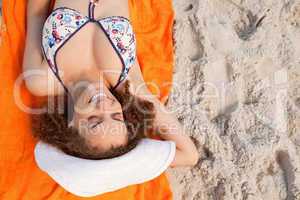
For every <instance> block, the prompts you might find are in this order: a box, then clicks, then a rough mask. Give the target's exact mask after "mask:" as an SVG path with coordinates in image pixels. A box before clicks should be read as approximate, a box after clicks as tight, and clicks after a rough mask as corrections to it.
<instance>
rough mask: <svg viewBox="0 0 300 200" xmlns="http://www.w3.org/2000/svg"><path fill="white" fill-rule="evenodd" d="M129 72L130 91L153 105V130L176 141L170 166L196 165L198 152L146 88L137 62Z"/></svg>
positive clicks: (161, 136)
mask: <svg viewBox="0 0 300 200" xmlns="http://www.w3.org/2000/svg"><path fill="white" fill-rule="evenodd" d="M131 74H132V75H131V76H130V79H131V82H133V85H134V86H135V88H133V91H132V92H133V93H134V94H135V95H136V96H139V97H140V98H143V99H146V100H148V101H151V102H152V103H153V104H154V106H155V111H156V117H155V120H154V127H153V128H154V130H156V132H157V133H158V134H159V136H160V138H161V139H163V140H171V141H174V142H175V143H176V155H175V159H174V160H173V162H172V163H171V167H175V166H194V165H196V164H197V162H198V159H199V153H198V151H197V149H196V146H195V144H194V143H193V141H192V140H191V138H190V137H189V134H188V133H187V131H186V130H185V129H184V127H183V126H182V125H181V124H180V123H179V121H178V120H177V118H176V117H175V116H174V115H173V114H172V113H170V112H168V111H167V109H166V107H165V106H164V105H163V104H162V103H161V102H160V101H159V100H158V98H156V97H155V96H154V95H152V93H151V92H150V91H149V90H148V88H147V86H146V85H145V82H144V80H143V77H142V73H141V71H140V66H139V64H138V62H136V64H135V66H133V67H132V73H131Z"/></svg>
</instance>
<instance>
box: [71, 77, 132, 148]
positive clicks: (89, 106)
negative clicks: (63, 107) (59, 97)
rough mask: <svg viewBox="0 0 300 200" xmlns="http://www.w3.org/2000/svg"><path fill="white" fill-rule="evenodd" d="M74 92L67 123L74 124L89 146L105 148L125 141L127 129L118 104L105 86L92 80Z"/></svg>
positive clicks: (117, 145) (126, 140) (116, 145)
mask: <svg viewBox="0 0 300 200" xmlns="http://www.w3.org/2000/svg"><path fill="white" fill-rule="evenodd" d="M74 94H75V95H74V97H73V99H74V113H73V119H72V121H71V123H70V125H72V126H74V127H76V128H77V129H78V130H79V134H80V135H82V136H83V137H84V138H86V139H87V141H88V142H89V144H90V145H91V146H93V147H97V148H99V149H101V150H103V151H106V150H108V149H111V148H112V147H119V146H123V145H126V144H127V142H128V132H127V128H126V125H125V122H124V118H123V113H122V107H121V104H120V103H119V102H118V101H117V99H116V98H115V97H114V96H113V95H112V94H111V92H110V91H109V90H108V89H107V87H105V86H104V85H103V84H99V83H93V84H89V86H88V87H83V89H81V90H80V89H78V90H77V91H76V93H74Z"/></svg>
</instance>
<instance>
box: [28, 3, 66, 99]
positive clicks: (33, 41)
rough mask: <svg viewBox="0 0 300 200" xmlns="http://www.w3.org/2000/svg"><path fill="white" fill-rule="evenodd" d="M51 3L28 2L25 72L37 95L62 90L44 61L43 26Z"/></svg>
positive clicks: (30, 88) (29, 88)
mask: <svg viewBox="0 0 300 200" xmlns="http://www.w3.org/2000/svg"><path fill="white" fill-rule="evenodd" d="M49 5H50V0H28V3H27V32H26V41H25V51H24V58H23V72H24V79H25V82H26V86H27V88H28V90H29V91H30V92H31V93H33V94H34V95H37V96H46V95H54V94H58V93H59V92H61V91H62V88H61V86H59V84H57V82H58V81H57V80H56V77H55V76H54V75H53V73H52V72H51V71H50V70H51V69H50V68H49V67H48V66H47V65H46V64H45V62H43V60H44V59H43V53H42V48H41V41H42V28H43V24H44V22H45V19H46V17H47V14H48V9H49Z"/></svg>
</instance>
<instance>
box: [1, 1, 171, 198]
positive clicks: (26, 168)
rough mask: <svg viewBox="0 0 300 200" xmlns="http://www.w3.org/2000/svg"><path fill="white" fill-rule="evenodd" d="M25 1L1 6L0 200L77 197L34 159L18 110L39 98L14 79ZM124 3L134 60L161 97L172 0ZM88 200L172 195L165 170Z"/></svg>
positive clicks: (167, 75)
mask: <svg viewBox="0 0 300 200" xmlns="http://www.w3.org/2000/svg"><path fill="white" fill-rule="evenodd" d="M26 3H27V1H26V0H3V4H2V5H3V10H2V11H3V20H2V22H3V25H2V27H1V32H0V37H1V38H0V41H1V44H0V77H1V81H0V85H1V87H0V88H1V89H0V199H1V200H15V199H23V200H36V199H38V200H40V199H43V200H44V199H47V200H61V199H64V200H65V199H66V200H71V199H72V200H74V199H82V198H80V197H76V196H74V195H72V194H70V193H68V192H67V191H65V190H64V189H63V188H61V187H60V186H59V185H58V184H56V183H55V182H54V181H53V180H52V179H51V178H50V177H49V176H48V175H47V174H46V173H44V172H42V171H41V170H40V169H39V168H38V167H37V165H36V163H35V161H34V156H33V150H34V146H35V144H36V141H35V140H34V138H33V137H32V134H31V128H30V117H29V116H28V114H27V113H26V110H24V108H27V107H30V106H33V105H35V104H36V103H37V102H38V101H40V100H41V98H37V97H34V96H32V95H31V94H30V93H29V92H28V91H27V89H26V87H25V85H24V82H22V79H20V78H19V77H20V74H21V73H22V66H21V63H22V57H23V51H24V41H25V34H26V27H25V21H26ZM128 3H129V11H130V20H131V21H132V24H133V27H134V31H135V32H136V35H137V53H138V60H139V62H140V65H141V68H142V72H143V75H144V78H145V81H146V82H153V83H154V84H152V86H151V85H150V86H149V87H150V89H151V91H152V92H153V93H155V94H157V95H158V96H159V98H160V100H162V101H164V100H166V98H167V96H168V93H169V90H170V84H169V83H170V82H171V80H172V67H173V44H172V28H173V18H174V13H173V9H172V1H171V0H128ZM17 83H21V89H18V90H16V89H14V86H15V85H16V84H17ZM153 85H156V86H158V88H157V87H154V86H153ZM158 89H159V90H158ZM17 100H18V101H17ZM20 105H22V106H20ZM89 199H97V200H120V199H124V200H162V199H163V200H169V199H172V193H171V191H170V187H169V183H168V181H167V179H166V176H165V174H162V175H161V176H159V177H157V178H155V179H154V180H152V181H149V182H146V183H143V184H139V185H133V186H129V187H127V188H124V189H121V190H118V191H115V192H111V193H107V194H104V195H99V196H97V197H93V198H89Z"/></svg>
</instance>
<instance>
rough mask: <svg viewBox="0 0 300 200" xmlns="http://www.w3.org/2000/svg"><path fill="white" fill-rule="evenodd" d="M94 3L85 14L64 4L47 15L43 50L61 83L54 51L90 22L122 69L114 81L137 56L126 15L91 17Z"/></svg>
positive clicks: (123, 78)
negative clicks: (115, 56) (111, 49)
mask: <svg viewBox="0 0 300 200" xmlns="http://www.w3.org/2000/svg"><path fill="white" fill-rule="evenodd" d="M94 8H95V3H93V2H90V3H89V14H88V16H85V15H82V14H81V13H80V12H79V11H77V10H74V9H72V8H67V7H59V8H56V9H55V10H53V11H52V13H51V14H50V15H49V17H48V18H47V20H46V22H45V24H44V27H43V33H42V49H43V53H44V56H45V58H46V59H47V62H48V64H49V66H50V68H51V69H52V71H53V72H54V74H55V76H56V77H57V78H58V80H59V81H60V82H61V83H62V85H63V87H64V88H65V90H66V92H68V90H67V88H66V87H65V85H64V84H63V82H62V80H61V78H60V76H59V73H58V68H57V64H56V54H57V52H58V51H59V50H60V48H62V47H63V45H64V44H65V43H66V42H67V41H68V40H69V39H70V38H71V37H72V36H73V35H75V34H76V33H77V32H78V31H79V30H80V29H81V28H82V27H84V26H85V25H86V24H88V23H89V22H92V23H96V24H98V25H99V26H100V28H101V29H102V30H103V32H104V33H105V35H106V37H107V38H108V40H109V41H110V43H111V45H112V47H113V48H114V50H115V51H116V53H117V54H118V56H119V58H120V60H121V62H122V65H123V70H122V72H121V75H120V77H119V80H118V82H117V84H116V85H115V86H114V87H113V89H115V88H117V87H118V85H119V84H120V83H121V82H122V81H123V80H125V78H126V77H127V74H128V71H129V69H130V67H131V66H132V65H133V64H134V62H135V59H136V41H135V35H134V32H133V28H132V25H131V23H130V21H129V19H128V18H126V17H123V16H109V17H104V18H101V19H95V18H94Z"/></svg>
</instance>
